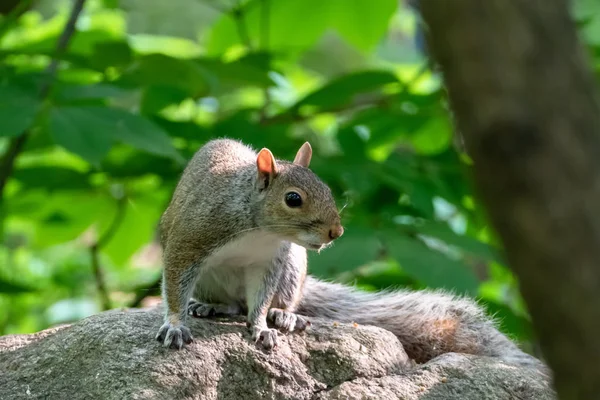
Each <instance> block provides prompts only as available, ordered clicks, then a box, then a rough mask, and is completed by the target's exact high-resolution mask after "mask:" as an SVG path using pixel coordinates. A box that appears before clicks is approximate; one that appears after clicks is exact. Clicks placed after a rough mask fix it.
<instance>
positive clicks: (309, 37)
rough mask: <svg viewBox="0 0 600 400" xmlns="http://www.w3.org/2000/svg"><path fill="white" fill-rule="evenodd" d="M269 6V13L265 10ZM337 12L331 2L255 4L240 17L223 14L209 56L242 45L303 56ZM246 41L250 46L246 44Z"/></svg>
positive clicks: (245, 7)
mask: <svg viewBox="0 0 600 400" xmlns="http://www.w3.org/2000/svg"><path fill="white" fill-rule="evenodd" d="M265 6H266V7H268V9H262V7H265ZM333 11H334V7H333V4H332V3H330V2H329V1H325V2H324V1H321V0H302V1H296V0H278V1H262V0H251V1H248V2H247V3H246V4H245V5H243V6H242V8H241V10H240V11H239V14H236V13H233V12H232V13H224V14H223V16H222V17H221V19H220V20H219V21H218V22H217V23H216V24H215V25H214V27H213V29H212V31H211V32H210V36H209V39H208V44H207V52H208V54H210V55H221V54H222V53H224V52H225V51H226V50H227V49H228V48H229V47H231V46H233V45H236V44H241V45H244V46H246V45H250V46H253V47H254V48H260V49H263V50H269V51H274V52H285V53H288V54H289V53H300V52H302V51H303V50H305V49H307V48H308V47H310V46H312V45H313V44H314V43H315V42H316V41H317V40H318V39H319V38H320V37H321V36H322V35H323V33H325V30H326V29H327V26H328V23H329V21H330V18H331V17H332V15H333V14H332V12H333ZM238 15H239V17H238ZM265 16H266V18H265ZM240 21H241V22H240ZM242 26H243V28H242ZM240 30H241V32H243V33H241V32H240ZM246 37H247V38H248V40H249V42H250V43H246ZM265 39H267V40H266V41H265Z"/></svg>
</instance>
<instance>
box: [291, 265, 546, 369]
mask: <svg viewBox="0 0 600 400" xmlns="http://www.w3.org/2000/svg"><path fill="white" fill-rule="evenodd" d="M298 313H299V314H302V315H306V316H309V317H323V318H329V319H333V320H334V321H338V322H356V323H358V324H362V325H374V326H378V327H380V328H384V329H386V330H388V331H390V332H392V333H394V334H395V335H396V336H397V337H398V338H399V339H400V342H401V343H402V345H403V346H404V349H405V351H406V353H407V354H408V355H409V357H411V358H413V359H414V360H415V361H417V362H419V363H422V362H426V361H428V360H430V359H432V358H434V357H436V356H438V355H440V354H443V353H448V352H456V353H467V354H477V355H485V356H491V357H498V358H500V359H502V360H504V361H506V362H508V363H512V364H518V365H536V366H540V365H541V362H540V361H539V360H537V359H536V358H534V357H532V356H530V355H528V354H526V353H524V352H523V351H522V350H520V349H519V348H518V347H517V345H516V344H515V343H513V342H512V341H511V340H510V339H508V338H507V337H506V336H505V335H503V334H502V333H501V332H500V331H499V330H498V329H497V328H496V326H495V323H494V321H493V320H492V319H490V318H488V317H487V316H486V315H485V313H484V311H483V310H482V309H481V308H480V307H479V306H478V305H477V303H476V302H474V301H473V300H470V299H467V298H463V297H457V296H453V295H450V294H447V293H444V292H440V291H403V290H400V291H383V292H377V293H369V292H364V291H360V290H357V289H355V288H353V287H350V286H346V285H341V284H337V283H330V282H324V281H320V280H318V279H315V278H313V277H310V276H308V277H307V279H306V282H305V286H304V294H303V297H302V301H301V303H300V306H299V309H298Z"/></svg>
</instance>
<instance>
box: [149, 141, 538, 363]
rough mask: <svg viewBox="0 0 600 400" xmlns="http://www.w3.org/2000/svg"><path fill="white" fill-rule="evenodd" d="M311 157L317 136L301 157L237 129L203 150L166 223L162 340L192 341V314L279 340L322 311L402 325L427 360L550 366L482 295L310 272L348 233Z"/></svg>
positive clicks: (411, 351) (265, 341)
mask: <svg viewBox="0 0 600 400" xmlns="http://www.w3.org/2000/svg"><path fill="white" fill-rule="evenodd" d="M311 157H312V148H311V146H310V144H309V143H308V142H306V143H304V144H303V145H302V146H301V147H300V149H299V150H298V152H297V154H296V156H295V158H294V161H293V162H288V161H283V160H276V159H275V158H274V156H273V154H272V153H271V151H270V150H268V149H266V148H263V149H262V150H260V151H259V152H258V153H257V152H256V151H255V150H253V149H252V148H250V147H248V146H246V145H245V144H243V143H242V142H240V141H237V140H233V139H214V140H211V141H209V142H207V143H206V144H205V145H204V146H202V147H201V148H200V149H199V150H198V151H197V152H196V154H195V155H194V156H193V157H192V159H191V161H190V162H189V164H188V165H187V167H186V168H185V170H184V172H183V174H182V176H181V179H180V181H179V183H178V184H177V186H176V188H175V191H174V194H173V197H172V199H171V202H170V204H169V205H168V207H167V209H166V210H165V212H164V214H163V215H162V217H161V221H160V240H161V244H162V247H163V251H164V253H163V254H164V255H163V258H164V269H163V280H162V294H163V303H164V305H165V309H166V312H165V321H164V324H163V325H162V326H161V327H160V329H159V331H158V333H157V334H156V340H158V341H159V342H161V343H162V344H163V346H165V347H171V348H175V349H181V348H182V347H183V346H184V344H188V343H191V342H192V340H193V338H192V335H191V332H190V330H189V328H188V327H186V325H185V322H186V318H187V317H188V316H193V317H208V316H213V315H221V316H227V315H229V316H231V315H240V314H246V315H247V326H248V328H249V330H250V332H251V334H252V340H254V341H255V342H256V343H259V344H260V345H262V347H263V348H265V349H267V350H268V349H272V348H274V347H276V346H277V342H278V336H277V335H278V333H277V332H278V330H281V331H283V332H292V331H303V330H304V329H306V328H307V327H308V326H309V325H310V319H309V318H311V317H315V318H317V317H318V318H329V319H332V320H335V321H337V322H348V323H351V322H354V323H358V324H363V325H374V326H378V327H381V328H384V329H386V330H388V331H391V332H392V333H394V334H395V335H396V336H397V337H398V338H399V340H400V342H401V343H402V345H403V347H404V349H405V351H406V353H407V354H408V356H409V357H410V358H412V359H413V360H415V361H416V362H418V363H423V362H426V361H428V360H430V359H432V358H434V357H436V356H438V355H441V354H443V353H447V352H457V353H467V354H475V355H485V356H492V357H498V358H501V359H502V360H505V361H506V362H509V363H515V364H519V365H539V364H540V361H538V360H537V359H536V358H534V357H533V356H530V355H528V354H527V353H525V352H523V351H522V350H521V349H520V348H519V347H518V346H517V345H516V344H515V343H513V342H512V341H511V340H510V339H509V338H508V337H507V336H505V335H504V334H502V333H501V332H500V331H499V330H498V329H497V327H496V322H495V321H494V320H493V319H492V318H489V317H487V316H486V314H485V312H484V311H483V309H482V308H481V307H480V306H479V305H478V304H477V303H476V301H475V300H471V299H468V298H465V297H458V296H454V295H451V294H449V293H446V292H442V291H431V290H427V291H409V290H395V291H383V292H375V293H370V292H363V291H360V290H358V289H355V288H353V287H351V286H346V285H342V284H337V283H332V282H326V281H322V280H318V279H316V278H314V277H311V276H307V250H313V251H320V250H321V249H323V248H325V247H328V246H329V245H331V244H332V243H333V241H334V240H336V239H338V238H339V237H341V236H342V235H343V232H344V228H343V227H342V225H341V220H340V215H339V213H338V210H337V207H336V204H335V201H334V198H333V195H332V193H331V190H330V188H329V187H328V186H327V185H326V184H325V183H324V182H322V181H321V180H320V179H319V178H318V177H317V176H316V175H315V174H314V173H313V172H312V171H311V170H310V169H309V164H310V161H311ZM267 321H269V322H271V324H272V326H274V327H275V329H271V328H269V327H268V325H267Z"/></svg>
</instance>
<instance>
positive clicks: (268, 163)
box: [256, 148, 277, 189]
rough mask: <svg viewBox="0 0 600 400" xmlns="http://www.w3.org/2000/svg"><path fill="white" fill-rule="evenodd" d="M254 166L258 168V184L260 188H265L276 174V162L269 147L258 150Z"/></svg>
mask: <svg viewBox="0 0 600 400" xmlns="http://www.w3.org/2000/svg"><path fill="white" fill-rule="evenodd" d="M256 167H257V168H258V181H259V186H260V187H261V189H266V188H267V186H269V184H270V183H271V180H272V179H273V178H274V177H275V175H277V163H276V162H275V157H273V153H271V151H270V150H269V149H267V148H264V149H262V150H261V151H260V152H258V156H257V157H256Z"/></svg>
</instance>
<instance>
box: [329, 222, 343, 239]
mask: <svg viewBox="0 0 600 400" xmlns="http://www.w3.org/2000/svg"><path fill="white" fill-rule="evenodd" d="M343 234H344V228H343V227H342V226H341V225H338V226H334V227H333V228H331V229H330V230H329V239H331V240H335V239H337V238H339V237H340V236H342V235H343Z"/></svg>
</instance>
